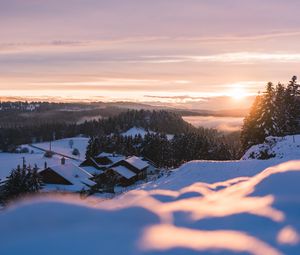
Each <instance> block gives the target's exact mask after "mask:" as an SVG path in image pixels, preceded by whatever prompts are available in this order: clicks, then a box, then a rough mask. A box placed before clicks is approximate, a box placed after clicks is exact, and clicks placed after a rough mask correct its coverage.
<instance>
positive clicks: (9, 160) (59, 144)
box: [0, 137, 89, 180]
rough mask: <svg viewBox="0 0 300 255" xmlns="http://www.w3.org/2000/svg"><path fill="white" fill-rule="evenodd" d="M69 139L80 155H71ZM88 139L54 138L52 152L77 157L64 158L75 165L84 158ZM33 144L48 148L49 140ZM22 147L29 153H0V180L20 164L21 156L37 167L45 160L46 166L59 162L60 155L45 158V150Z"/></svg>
mask: <svg viewBox="0 0 300 255" xmlns="http://www.w3.org/2000/svg"><path fill="white" fill-rule="evenodd" d="M70 140H72V141H73V149H74V148H77V149H78V150H79V152H80V156H73V155H72V150H73V149H71V148H70ZM88 140H89V139H88V138H84V137H73V138H67V139H61V140H56V141H53V142H52V150H53V151H54V152H57V153H60V154H63V155H66V156H70V157H73V158H75V159H78V160H71V159H66V163H71V162H72V163H74V164H76V165H79V164H80V162H81V160H84V158H85V151H86V147H87V144H88ZM33 145H34V146H36V147H38V148H41V149H44V150H48V149H49V146H50V145H49V142H44V143H36V144H33ZM22 147H27V148H28V149H29V153H0V163H1V164H0V180H1V179H4V178H5V177H6V176H8V175H9V173H10V172H11V170H12V169H14V168H16V167H17V166H18V165H20V166H22V164H23V158H24V159H25V162H26V164H27V165H31V166H34V165H35V164H36V165H37V166H38V167H39V168H43V167H44V165H45V162H46V163H47V166H53V165H58V164H60V160H61V157H62V156H59V155H54V156H53V157H52V158H45V157H44V153H45V152H44V151H42V150H39V149H37V148H33V147H31V146H29V145H23V146H22Z"/></svg>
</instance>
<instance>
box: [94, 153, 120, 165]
mask: <svg viewBox="0 0 300 255" xmlns="http://www.w3.org/2000/svg"><path fill="white" fill-rule="evenodd" d="M104 157H106V158H108V159H109V160H110V161H111V162H112V164H115V163H117V162H119V161H121V160H123V159H125V156H122V155H120V154H113V153H107V152H102V153H100V154H99V155H97V156H96V158H104ZM97 165H98V166H102V165H101V164H97Z"/></svg>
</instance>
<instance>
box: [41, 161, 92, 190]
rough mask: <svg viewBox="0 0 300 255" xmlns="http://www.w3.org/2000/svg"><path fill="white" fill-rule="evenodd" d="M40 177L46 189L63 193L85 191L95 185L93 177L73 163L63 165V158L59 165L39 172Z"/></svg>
mask: <svg viewBox="0 0 300 255" xmlns="http://www.w3.org/2000/svg"><path fill="white" fill-rule="evenodd" d="M39 174H40V176H41V177H42V180H43V182H44V183H45V184H47V187H48V188H53V189H54V190H65V191H73V192H74V191H81V190H84V189H85V190H86V189H88V188H90V187H92V186H94V185H96V183H95V182H94V181H92V180H91V178H93V176H92V175H91V174H89V173H88V172H86V171H85V170H84V169H82V168H80V167H78V166H76V165H74V164H73V163H69V164H65V160H64V158H62V160H61V164H60V165H55V166H50V167H47V168H45V169H44V170H42V171H39Z"/></svg>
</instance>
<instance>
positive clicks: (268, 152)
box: [242, 135, 300, 160]
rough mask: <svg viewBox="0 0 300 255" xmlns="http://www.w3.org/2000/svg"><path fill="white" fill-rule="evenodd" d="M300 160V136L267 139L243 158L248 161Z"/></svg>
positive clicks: (253, 147) (252, 148)
mask: <svg viewBox="0 0 300 255" xmlns="http://www.w3.org/2000/svg"><path fill="white" fill-rule="evenodd" d="M266 158H276V159H285V160H288V159H289V160H291V159H299V158H300V135H294V136H285V137H272V136H270V137H267V138H266V141H265V143H263V144H259V145H254V146H252V147H251V148H250V149H249V150H248V151H247V152H246V153H245V155H244V156H243V157H242V159H243V160H246V159H266Z"/></svg>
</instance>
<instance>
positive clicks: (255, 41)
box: [0, 0, 300, 109]
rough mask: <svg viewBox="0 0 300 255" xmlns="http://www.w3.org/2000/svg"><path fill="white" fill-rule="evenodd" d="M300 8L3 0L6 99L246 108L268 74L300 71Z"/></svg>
mask: <svg viewBox="0 0 300 255" xmlns="http://www.w3.org/2000/svg"><path fill="white" fill-rule="evenodd" d="M299 9H300V1H298V0H272V1H271V0H252V1H245V0H226V1H225V0H184V1H182V0H151V1H150V0H109V1H108V0H9V1H8V0H0V33H1V36H0V98H10V99H14V98H19V97H21V98H29V99H30V98H43V99H47V100H56V101H59V100H62V101H68V100H90V101H97V100H100V101H119V100H126V101H136V102H148V103H153V104H170V105H171V104H173V105H176V106H180V107H185V108H195V109H200V108H201V109H225V108H245V107H248V106H249V104H250V103H251V100H252V99H253V96H254V95H256V94H257V93H258V92H259V91H262V90H263V89H264V87H265V84H266V83H267V82H268V81H272V82H274V83H275V84H276V83H278V82H283V83H286V82H288V81H289V80H290V78H291V77H292V76H293V75H297V74H299V71H300V19H299V13H298V12H299V11H298V10H299ZM246 96H247V97H246Z"/></svg>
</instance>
